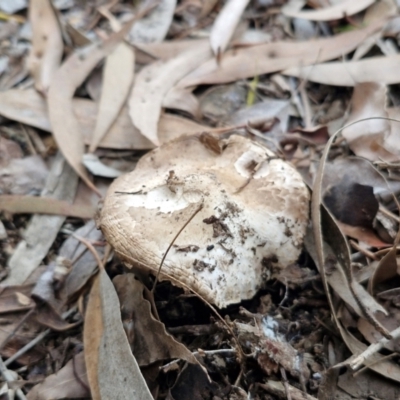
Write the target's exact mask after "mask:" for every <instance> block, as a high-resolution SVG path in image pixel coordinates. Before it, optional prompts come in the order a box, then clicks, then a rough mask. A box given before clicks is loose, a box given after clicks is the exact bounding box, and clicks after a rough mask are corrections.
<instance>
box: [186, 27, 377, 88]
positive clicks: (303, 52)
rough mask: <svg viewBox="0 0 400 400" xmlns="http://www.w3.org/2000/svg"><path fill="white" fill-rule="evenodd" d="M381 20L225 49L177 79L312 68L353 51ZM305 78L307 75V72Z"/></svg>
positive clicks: (215, 79)
mask: <svg viewBox="0 0 400 400" xmlns="http://www.w3.org/2000/svg"><path fill="white" fill-rule="evenodd" d="M384 22H385V21H384V20H380V21H374V22H373V23H371V25H369V26H368V27H366V28H364V29H359V30H355V31H352V32H346V33H342V34H339V35H336V36H333V37H330V38H323V39H315V40H307V41H304V42H289V41H287V42H286V41H285V42H273V43H267V44H262V45H256V46H251V47H244V48H239V49H235V50H229V51H227V52H226V53H225V54H224V57H223V59H222V60H221V62H220V64H219V65H218V64H217V62H216V61H215V59H213V60H209V61H207V62H205V63H204V64H202V65H201V66H200V67H199V68H197V69H196V70H194V71H193V72H192V73H190V74H189V75H188V76H186V77H185V78H184V79H183V80H182V82H180V86H182V87H186V86H195V85H199V84H213V83H225V82H232V81H236V80H239V79H246V78H249V77H252V76H257V75H262V74H267V73H271V72H276V71H280V70H283V69H287V68H290V67H295V66H298V65H310V64H313V67H310V68H314V64H315V63H317V62H323V61H326V60H331V59H335V58H337V57H341V56H343V54H347V53H349V52H351V51H353V50H354V49H355V48H357V46H359V45H360V44H361V43H363V42H364V40H365V39H367V38H368V37H369V36H370V35H371V34H373V33H374V32H376V31H377V30H379V29H380V28H381V27H382V26H383V25H384ZM249 60H251V62H249ZM378 70H379V68H378ZM306 77H307V78H308V75H306Z"/></svg>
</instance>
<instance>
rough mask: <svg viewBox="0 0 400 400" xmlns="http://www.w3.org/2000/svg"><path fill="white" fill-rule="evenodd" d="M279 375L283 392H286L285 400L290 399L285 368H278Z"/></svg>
mask: <svg viewBox="0 0 400 400" xmlns="http://www.w3.org/2000/svg"><path fill="white" fill-rule="evenodd" d="M280 371H281V375H282V381H283V387H284V388H285V393H286V399H287V400H292V396H291V395H290V388H289V382H288V379H287V376H286V371H285V368H282V367H281V368H280Z"/></svg>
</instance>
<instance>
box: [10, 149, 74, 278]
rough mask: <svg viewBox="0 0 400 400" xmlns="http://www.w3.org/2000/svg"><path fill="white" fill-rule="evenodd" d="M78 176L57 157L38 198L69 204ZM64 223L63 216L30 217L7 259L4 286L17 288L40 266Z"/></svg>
mask: <svg viewBox="0 0 400 400" xmlns="http://www.w3.org/2000/svg"><path fill="white" fill-rule="evenodd" d="M77 184H78V177H77V175H76V174H75V172H74V171H73V170H72V169H71V168H70V167H69V165H68V164H67V163H66V161H65V160H64V158H63V157H62V156H61V154H59V155H58V156H57V158H56V160H55V161H54V164H53V166H52V168H51V171H50V174H49V176H48V178H47V182H46V187H45V189H44V191H43V192H42V196H47V197H51V198H55V199H62V200H65V201H69V202H72V201H73V199H74V197H75V193H76V187H77ZM64 221H65V217H63V216H55V215H52V216H50V215H34V216H33V217H32V219H31V221H30V223H29V225H28V228H27V229H26V231H25V233H24V240H22V241H20V242H19V243H18V246H17V247H16V249H15V251H14V253H13V255H12V256H11V258H10V259H9V260H8V267H9V268H10V273H9V275H8V277H7V279H6V280H5V281H3V282H4V283H6V284H8V285H18V284H22V283H24V282H25V280H26V279H27V278H28V277H29V275H30V274H31V273H32V272H33V271H34V270H35V269H36V268H37V267H38V266H39V265H40V263H41V262H42V261H43V259H44V257H45V256H46V255H47V253H48V251H49V249H50V247H51V246H52V244H53V242H54V240H55V239H56V237H57V234H58V232H59V230H60V228H61V226H62V224H63V223H64Z"/></svg>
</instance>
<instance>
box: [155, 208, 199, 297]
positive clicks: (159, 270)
mask: <svg viewBox="0 0 400 400" xmlns="http://www.w3.org/2000/svg"><path fill="white" fill-rule="evenodd" d="M202 208H203V203H201V204H200V205H199V206H198V207H197V209H196V211H195V212H194V213H193V214H192V216H191V217H190V218H189V219H188V220H187V221H186V222H185V224H184V225H183V226H182V228H181V229H179V231H178V233H177V234H176V235H175V237H174V238H173V239H172V242H171V243H170V244H169V246H168V248H167V251H166V252H165V253H164V255H163V257H162V259H161V262H160V266H159V267H158V271H157V275H156V279H155V281H154V284H153V287H152V289H151V293H154V290H155V288H156V285H157V282H158V277H159V275H160V272H161V268H162V266H163V264H164V260H165V257H167V254H168V252H169V251H170V250H171V247H172V246H173V244H174V243H175V240H176V239H178V236H179V235H180V234H181V233H182V231H183V230H184V229H185V228H186V227H187V226H188V224H189V223H190V221H191V220H192V219H193V218H194V217H195V216H196V215H197V213H198V212H199V211H200V210H201V209H202Z"/></svg>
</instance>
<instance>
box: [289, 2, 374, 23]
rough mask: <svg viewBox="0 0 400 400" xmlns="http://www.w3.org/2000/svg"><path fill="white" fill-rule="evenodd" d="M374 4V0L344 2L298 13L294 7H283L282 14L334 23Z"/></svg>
mask: <svg viewBox="0 0 400 400" xmlns="http://www.w3.org/2000/svg"><path fill="white" fill-rule="evenodd" d="M374 2H375V1H374V0H358V1H353V0H344V1H341V2H340V3H338V4H333V5H331V6H329V7H325V8H322V9H317V10H305V11H297V10H295V9H293V7H282V13H283V14H284V15H286V16H288V17H292V18H303V19H309V20H311V21H333V20H335V19H341V18H344V17H349V16H351V15H354V14H357V13H359V12H361V11H363V10H365V9H366V8H367V7H369V6H370V5H371V4H373V3H374Z"/></svg>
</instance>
